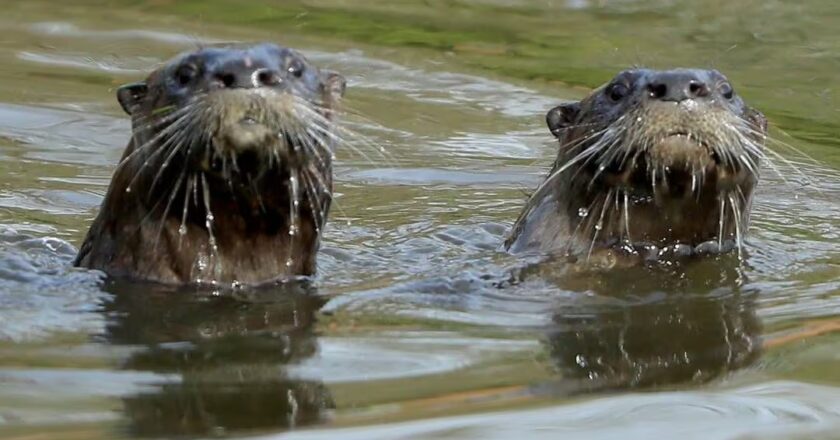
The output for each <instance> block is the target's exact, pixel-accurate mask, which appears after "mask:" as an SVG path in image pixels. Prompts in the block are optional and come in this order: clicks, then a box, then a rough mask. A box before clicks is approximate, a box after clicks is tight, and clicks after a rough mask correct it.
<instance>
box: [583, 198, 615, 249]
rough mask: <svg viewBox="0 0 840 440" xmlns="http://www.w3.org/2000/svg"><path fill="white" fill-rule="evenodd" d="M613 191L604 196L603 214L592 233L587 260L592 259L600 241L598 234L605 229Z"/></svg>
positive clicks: (600, 215)
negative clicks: (606, 215)
mask: <svg viewBox="0 0 840 440" xmlns="http://www.w3.org/2000/svg"><path fill="white" fill-rule="evenodd" d="M612 195H613V190H612V189H610V190H609V191H607V194H606V195H605V196H604V201H603V203H602V204H601V213H600V214H599V215H598V222H597V223H595V225H594V227H593V229H594V230H593V232H592V241H591V242H590V244H589V252H588V253H587V254H586V260H587V261H589V259H590V258H591V257H592V250H593V249H594V248H595V242H596V241H597V240H598V234H599V233H600V232H601V229H604V214H605V213H606V212H607V206H608V205H609V203H610V198H612Z"/></svg>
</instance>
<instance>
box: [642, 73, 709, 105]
mask: <svg viewBox="0 0 840 440" xmlns="http://www.w3.org/2000/svg"><path fill="white" fill-rule="evenodd" d="M647 90H648V96H649V97H650V98H651V99H655V100H659V101H675V102H680V101H684V100H686V99H697V98H705V97H707V96H709V91H710V88H709V85H708V84H706V82H705V81H703V80H701V79H700V78H698V77H697V76H696V75H694V74H693V73H689V72H661V73H658V74H657V75H656V76H654V77H653V78H652V79H651V80H650V82H649V83H648V85H647Z"/></svg>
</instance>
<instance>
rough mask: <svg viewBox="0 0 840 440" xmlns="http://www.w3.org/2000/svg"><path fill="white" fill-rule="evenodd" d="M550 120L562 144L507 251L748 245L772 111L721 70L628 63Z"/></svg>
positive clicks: (636, 252) (634, 252) (664, 250)
mask: <svg viewBox="0 0 840 440" xmlns="http://www.w3.org/2000/svg"><path fill="white" fill-rule="evenodd" d="M546 122H547V124H548V127H549V129H550V130H551V133H552V134H553V135H554V136H555V137H556V138H557V139H558V140H559V143H560V150H559V153H558V155H557V158H556V160H555V161H554V164H553V167H552V168H551V171H550V173H549V174H548V177H547V178H545V180H544V181H543V182H542V183H541V184H540V186H539V187H538V188H537V189H536V191H535V192H534V193H533V194H532V196H531V197H530V199H529V200H528V201H527V203H526V205H525V208H524V210H523V211H522V213H521V214H520V216H519V218H518V219H517V220H516V222H515V224H514V226H513V229H512V232H511V234H510V236H509V237H508V239H507V240H506V242H505V244H504V246H505V248H506V249H507V250H508V251H509V252H512V253H532V254H542V255H553V256H557V255H561V256H564V257H569V258H570V259H572V260H573V261H579V260H589V258H590V257H592V256H593V255H594V254H598V255H599V256H604V255H610V256H621V255H626V256H629V257H630V260H634V261H638V260H639V259H641V260H643V261H650V260H663V259H664V260H668V259H670V258H671V257H684V256H694V255H703V254H718V253H724V252H728V251H730V250H732V249H735V248H737V249H738V250H739V255H740V250H741V246H742V245H741V243H742V240H743V238H744V236H745V234H746V231H747V228H748V225H749V218H750V209H751V203H752V196H753V189H754V188H755V186H756V184H757V182H758V178H759V165H760V162H761V160H762V158H763V155H764V144H765V141H766V135H767V120H766V118H765V117H764V115H763V114H762V113H760V112H759V111H757V110H755V109H753V108H751V107H749V106H747V105H746V104H745V103H744V100H743V99H742V98H741V97H740V96H739V95H737V94H736V93H735V91H734V89H733V87H732V84H731V83H730V82H729V80H728V79H727V78H726V77H725V76H724V75H723V74H721V73H720V72H718V71H715V70H700V69H674V70H665V71H657V70H649V69H631V70H626V71H623V72H621V73H619V74H618V75H616V76H615V77H614V78H613V79H612V80H611V81H610V82H608V83H607V84H605V85H603V86H601V87H599V88H598V89H596V90H594V91H593V92H592V93H591V94H590V95H589V96H587V97H586V98H584V99H582V100H581V101H579V102H570V103H565V104H562V105H559V106H557V107H555V108H553V109H551V110H550V111H549V112H548V114H547V115H546ZM618 259H619V260H621V259H622V258H620V257H619V258H618ZM615 260H616V258H611V259H610V261H612V262H613V263H615Z"/></svg>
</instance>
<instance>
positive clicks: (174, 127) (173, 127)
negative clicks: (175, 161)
mask: <svg viewBox="0 0 840 440" xmlns="http://www.w3.org/2000/svg"><path fill="white" fill-rule="evenodd" d="M189 117H190V115H189V112H185V113H184V114H182V115H180V116H179V117H178V119H176V120H175V121H173V122H172V123H171V124H170V125H169V126H167V127H166V128H164V129H162V130H161V131H160V132H159V133H158V134H156V135H155V136H153V137H152V138H151V139H149V140H148V141H146V142H144V143H143V144H141V145H137V146H135V147H134V149H133V150H132V151H131V153H129V154H128V155H126V156H125V157H124V158H123V159H122V160H121V161H120V163H119V164H117V167H116V169H115V170H114V173H115V174H116V173H117V172H119V171H120V170H121V169H122V168H123V167H125V166H126V164H128V163H129V162H130V161H132V160H133V159H134V157H135V156H136V155H140V154H142V153H143V152H144V151H145V149H146V148H149V147H150V146H152V145H156V144H157V142H158V141H160V140H161V139H163V138H165V137H166V136H169V135H170V134H172V133H173V132H177V131H178V130H180V129H181V128H182V125H181V124H183V123H184V121H185V120H187V119H189ZM136 136H137V133H135V134H134V137H135V138H136ZM167 140H168V139H167ZM158 154H160V148H158V149H157V150H155V151H154V152H152V154H151V155H150V156H149V157H147V158H146V160H145V161H144V163H143V165H142V166H141V168H143V167H145V166H146V165H147V164H148V162H149V161H150V160H152V159H153V158H154V157H155V156H156V155H158ZM132 180H133V179H132ZM130 188H131V185H129V189H130Z"/></svg>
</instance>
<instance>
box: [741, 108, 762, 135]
mask: <svg viewBox="0 0 840 440" xmlns="http://www.w3.org/2000/svg"><path fill="white" fill-rule="evenodd" d="M745 113H746V116H747V120H749V121H750V123H751V124H753V127H755V129H756V130H759V131H761V133H763V134H767V117H766V116H764V113H761V112H760V111H758V110H756V109H754V108H748V109H747V111H746V112H745Z"/></svg>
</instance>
